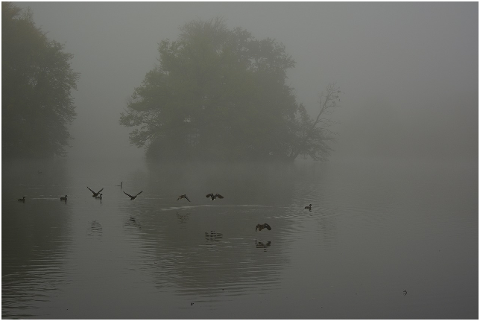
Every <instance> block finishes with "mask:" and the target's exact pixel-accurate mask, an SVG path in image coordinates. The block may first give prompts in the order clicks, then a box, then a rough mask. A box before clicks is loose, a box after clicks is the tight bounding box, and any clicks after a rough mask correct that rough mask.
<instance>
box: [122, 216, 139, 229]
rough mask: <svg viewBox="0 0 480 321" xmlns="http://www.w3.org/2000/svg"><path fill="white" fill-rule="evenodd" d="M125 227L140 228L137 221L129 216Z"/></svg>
mask: <svg viewBox="0 0 480 321" xmlns="http://www.w3.org/2000/svg"><path fill="white" fill-rule="evenodd" d="M125 226H131V227H136V228H142V226H141V225H140V223H139V222H138V221H137V219H136V218H135V217H133V216H130V217H129V218H128V220H127V221H126V222H125Z"/></svg>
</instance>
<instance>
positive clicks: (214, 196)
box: [206, 193, 223, 201]
mask: <svg viewBox="0 0 480 321" xmlns="http://www.w3.org/2000/svg"><path fill="white" fill-rule="evenodd" d="M206 197H210V198H211V199H212V201H214V200H215V199H216V198H217V197H218V198H223V196H222V195H220V194H215V195H214V194H213V193H210V194H207V196H206Z"/></svg>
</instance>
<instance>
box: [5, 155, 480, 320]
mask: <svg viewBox="0 0 480 321" xmlns="http://www.w3.org/2000/svg"><path fill="white" fill-rule="evenodd" d="M2 172H3V187H4V188H3V193H2V201H3V208H2V210H3V211H2V212H3V213H2V234H3V236H2V259H3V262H2V268H3V271H2V317H4V318H64V319H67V318H275V319H282V318H438V319H439V318H477V317H478V314H477V313H478V294H477V293H478V274H477V273H478V246H477V245H478V243H477V240H478V229H477V227H478V215H477V213H478V208H477V196H478V189H477V179H476V178H477V164H476V163H473V162H472V163H469V162H446V161H445V162H440V161H439V162H436V163H433V162H420V161H416V162H408V161H400V160H398V161H395V160H388V161H387V160H380V159H373V158H372V159H363V160H361V159H359V160H356V161H349V160H344V161H341V162H339V161H337V162H327V163H315V162H306V161H297V162H295V163H294V164H264V163H246V164H213V163H201V164H193V163H188V164H182V163H176V164H151V163H147V162H145V161H140V162H139V161H137V160H135V161H133V160H132V161H128V160H123V161H119V162H115V163H106V162H103V163H102V162H75V161H73V160H56V161H53V162H31V163H21V162H7V163H6V162H4V163H3V171H2ZM121 183H122V184H121ZM120 184H121V185H122V186H119V185H120ZM87 186H88V187H90V188H91V189H92V190H95V191H98V190H100V189H101V188H104V189H103V191H102V193H103V195H102V199H101V200H99V199H95V198H94V197H92V193H91V192H90V191H89V190H88V189H87ZM123 191H125V192H127V193H129V194H136V193H138V192H140V191H143V192H142V193H141V194H140V195H138V197H137V198H136V199H135V200H133V201H131V200H130V198H129V197H128V196H127V195H125V194H124V193H123ZM184 193H186V195H187V196H188V198H189V199H190V201H191V202H188V201H187V200H186V199H180V200H177V198H178V196H179V195H181V194H184ZM208 193H219V194H221V195H223V196H224V198H223V199H216V200H214V201H212V200H211V199H210V198H206V197H205V195H206V194H208ZM65 194H67V195H68V200H67V202H64V201H61V200H60V197H61V196H64V195H65ZM23 195H25V196H26V201H25V203H23V202H19V201H18V200H17V199H18V198H21V197H22V196H23ZM308 204H312V209H311V211H309V210H308V209H305V208H304V207H305V206H306V205H308ZM263 223H267V224H269V225H270V226H271V230H267V229H263V230H261V231H256V228H255V227H256V225H257V224H263Z"/></svg>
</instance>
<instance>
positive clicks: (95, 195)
mask: <svg viewBox="0 0 480 321" xmlns="http://www.w3.org/2000/svg"><path fill="white" fill-rule="evenodd" d="M87 188H88V189H89V190H90V192H92V193H93V195H92V197H97V196H98V194H100V192H101V191H103V188H102V189H101V190H99V191H98V192H95V191H93V190H92V189H91V188H90V187H88V186H87Z"/></svg>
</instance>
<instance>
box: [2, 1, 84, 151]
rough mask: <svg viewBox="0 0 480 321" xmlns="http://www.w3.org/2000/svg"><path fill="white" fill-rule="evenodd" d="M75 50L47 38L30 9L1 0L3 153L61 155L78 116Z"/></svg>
mask: <svg viewBox="0 0 480 321" xmlns="http://www.w3.org/2000/svg"><path fill="white" fill-rule="evenodd" d="M72 57H73V55H71V54H69V53H65V52H63V45H62V44H59V43H58V42H56V41H53V40H48V39H47V37H46V35H45V33H44V32H42V31H41V30H40V29H39V28H37V27H36V26H35V23H34V22H33V19H32V14H31V12H30V11H29V10H26V11H23V10H21V9H20V8H18V7H16V6H15V5H13V4H12V3H8V2H3V3H2V135H3V139H2V144H3V156H4V157H7V158H8V157H46V156H53V155H63V154H64V147H65V146H67V145H68V140H69V139H70V134H69V132H68V129H67V125H68V124H70V123H71V122H72V121H73V119H74V117H75V110H74V105H73V99H72V97H71V90H72V89H76V82H77V79H78V76H79V74H78V73H76V72H73V71H72V69H71V68H70V62H69V61H70V60H71V59H72Z"/></svg>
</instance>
